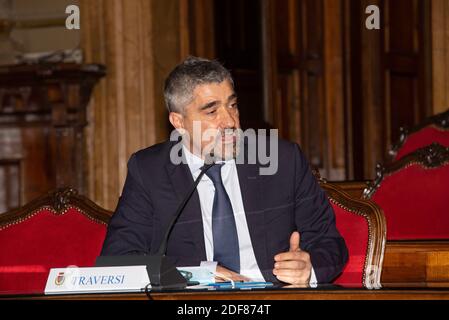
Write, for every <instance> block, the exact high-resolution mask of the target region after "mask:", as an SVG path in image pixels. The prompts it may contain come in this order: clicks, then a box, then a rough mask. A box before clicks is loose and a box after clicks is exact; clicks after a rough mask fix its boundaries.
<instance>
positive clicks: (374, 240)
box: [320, 180, 386, 289]
mask: <svg viewBox="0 0 449 320" xmlns="http://www.w3.org/2000/svg"><path fill="white" fill-rule="evenodd" d="M320 185H321V187H322V188H323V189H324V190H325V191H326V193H327V195H328V197H329V200H330V203H331V205H332V207H333V209H334V212H335V218H336V223H337V229H338V231H339V232H340V233H341V235H342V237H343V238H344V239H345V242H346V246H347V247H348V252H349V261H348V263H347V264H346V266H345V268H344V270H343V272H342V274H341V275H340V276H339V277H338V278H337V279H336V280H335V281H334V283H335V284H340V285H344V286H355V287H360V286H364V287H366V288H368V289H378V288H380V287H381V283H380V277H381V272H382V262H383V256H384V251H385V242H386V225H385V218H384V215H383V213H382V210H381V209H380V208H379V207H378V206H377V205H376V204H375V203H373V202H372V201H369V200H363V199H356V198H352V197H351V196H349V194H348V193H346V192H345V191H343V190H342V189H341V188H340V187H338V186H337V185H336V184H333V183H330V182H325V181H324V180H321V181H320Z"/></svg>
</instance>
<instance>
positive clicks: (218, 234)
mask: <svg viewBox="0 0 449 320" xmlns="http://www.w3.org/2000/svg"><path fill="white" fill-rule="evenodd" d="M222 166H223V164H222V163H221V164H215V165H214V166H212V167H211V168H210V169H209V170H208V171H206V175H207V176H208V177H209V178H210V179H211V180H212V182H213V183H214V186H215V196H214V205H213V207H212V235H213V240H214V261H217V262H218V263H219V264H220V265H221V266H223V267H225V268H227V269H230V270H232V271H235V272H237V273H240V252H239V239H238V235H237V228H236V225H235V218H234V212H233V210H232V205H231V201H230V200H229V196H228V194H227V193H226V190H225V187H224V185H223V180H222V179H221V167H222Z"/></svg>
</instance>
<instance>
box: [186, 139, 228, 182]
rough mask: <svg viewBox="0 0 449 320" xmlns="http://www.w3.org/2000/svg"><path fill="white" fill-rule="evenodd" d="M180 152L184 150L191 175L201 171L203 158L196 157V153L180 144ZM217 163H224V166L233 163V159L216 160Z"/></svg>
mask: <svg viewBox="0 0 449 320" xmlns="http://www.w3.org/2000/svg"><path fill="white" fill-rule="evenodd" d="M182 152H184V155H185V158H186V161H187V165H188V166H189V169H190V172H191V173H192V175H194V176H197V175H198V174H199V173H200V171H201V167H202V166H203V165H204V160H203V159H201V158H200V157H198V156H197V155H196V154H193V153H192V152H190V150H189V149H188V148H187V147H186V146H185V145H182ZM217 163H224V164H225V166H226V165H229V164H234V163H235V159H230V160H226V161H222V160H220V161H217Z"/></svg>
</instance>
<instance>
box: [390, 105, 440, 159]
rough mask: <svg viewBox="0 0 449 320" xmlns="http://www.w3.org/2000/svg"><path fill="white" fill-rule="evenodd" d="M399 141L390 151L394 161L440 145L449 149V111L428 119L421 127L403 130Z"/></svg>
mask: <svg viewBox="0 0 449 320" xmlns="http://www.w3.org/2000/svg"><path fill="white" fill-rule="evenodd" d="M400 130H401V133H400V137H399V141H398V142H397V143H396V144H395V145H394V147H393V148H392V149H391V150H390V151H389V154H390V156H391V157H392V159H393V160H399V159H401V158H403V157H404V156H405V155H407V154H409V153H411V152H413V151H415V150H417V149H419V148H422V147H425V146H427V145H430V144H432V143H438V144H441V145H442V146H445V147H449V110H447V111H446V112H443V113H440V114H437V115H435V116H432V117H430V118H427V119H426V120H425V121H424V122H423V123H421V124H420V125H418V126H416V127H414V128H411V129H407V128H403V127H402V128H401V129H400Z"/></svg>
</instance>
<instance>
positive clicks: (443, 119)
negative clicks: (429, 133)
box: [388, 109, 449, 160]
mask: <svg viewBox="0 0 449 320" xmlns="http://www.w3.org/2000/svg"><path fill="white" fill-rule="evenodd" d="M426 127H434V128H436V129H438V130H444V131H446V130H449V109H448V110H446V111H445V112H442V113H439V114H436V115H434V116H432V117H429V118H427V119H425V120H424V121H423V122H422V123H420V124H419V125H417V126H414V127H412V128H407V127H400V128H399V132H400V133H399V139H398V141H397V142H396V143H395V144H394V145H393V146H392V147H391V149H390V150H389V151H388V155H389V156H390V157H391V159H392V160H393V159H394V158H395V157H396V155H397V153H398V151H399V149H400V148H401V147H402V146H403V145H404V143H405V141H406V140H407V138H408V137H409V136H410V135H412V134H413V133H416V132H418V131H420V130H422V129H424V128H426Z"/></svg>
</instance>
